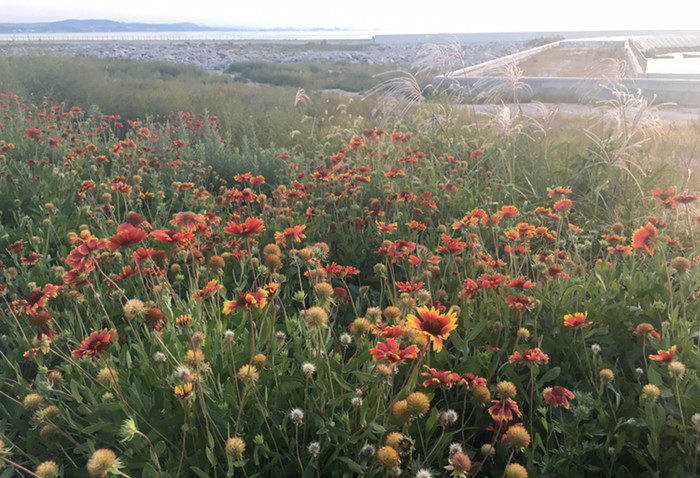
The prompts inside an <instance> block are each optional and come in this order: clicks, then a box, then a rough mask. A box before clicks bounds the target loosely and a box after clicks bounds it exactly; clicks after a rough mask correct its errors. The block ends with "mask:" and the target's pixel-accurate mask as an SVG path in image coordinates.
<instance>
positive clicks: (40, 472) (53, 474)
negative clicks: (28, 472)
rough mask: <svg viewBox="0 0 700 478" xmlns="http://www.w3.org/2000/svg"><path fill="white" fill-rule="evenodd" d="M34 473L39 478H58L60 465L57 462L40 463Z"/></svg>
mask: <svg viewBox="0 0 700 478" xmlns="http://www.w3.org/2000/svg"><path fill="white" fill-rule="evenodd" d="M34 473H35V474H36V475H37V476H38V477H39V478H58V463H56V462H55V461H45V462H43V463H39V466H37V467H36V470H34Z"/></svg>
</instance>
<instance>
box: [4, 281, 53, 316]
mask: <svg viewBox="0 0 700 478" xmlns="http://www.w3.org/2000/svg"><path fill="white" fill-rule="evenodd" d="M57 295H58V287H56V286H55V285H53V284H46V285H45V286H44V289H43V290H42V288H41V287H37V288H36V289H34V290H33V291H32V292H31V294H29V296H27V298H26V299H21V300H15V301H13V302H12V304H11V307H12V311H13V312H14V313H16V314H27V315H31V314H33V313H34V312H36V311H37V310H38V309H40V308H41V307H46V304H47V303H48V301H49V299H50V298H53V297H56V296H57Z"/></svg>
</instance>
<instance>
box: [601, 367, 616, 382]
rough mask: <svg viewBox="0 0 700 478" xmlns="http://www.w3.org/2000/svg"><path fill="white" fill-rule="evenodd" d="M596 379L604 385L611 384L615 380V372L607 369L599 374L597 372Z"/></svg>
mask: <svg viewBox="0 0 700 478" xmlns="http://www.w3.org/2000/svg"><path fill="white" fill-rule="evenodd" d="M598 377H599V378H600V379H601V380H602V381H603V382H605V383H609V382H612V381H613V380H615V372H613V371H612V370H610V369H609V368H604V369H602V370H601V371H600V372H598Z"/></svg>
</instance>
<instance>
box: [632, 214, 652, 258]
mask: <svg viewBox="0 0 700 478" xmlns="http://www.w3.org/2000/svg"><path fill="white" fill-rule="evenodd" d="M657 234H658V231H657V229H656V227H654V225H653V224H652V223H651V222H648V223H647V225H646V226H644V227H640V228H639V229H637V230H636V231H634V234H632V247H634V248H635V249H644V251H645V252H646V253H647V254H649V255H650V256H653V255H654V247H653V246H651V245H650V242H651V239H652V238H653V237H655V236H656V235H657Z"/></svg>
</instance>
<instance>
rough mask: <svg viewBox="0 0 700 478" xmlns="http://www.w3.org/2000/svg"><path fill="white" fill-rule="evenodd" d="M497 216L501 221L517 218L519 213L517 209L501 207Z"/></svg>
mask: <svg viewBox="0 0 700 478" xmlns="http://www.w3.org/2000/svg"><path fill="white" fill-rule="evenodd" d="M497 214H498V216H499V217H500V218H501V219H506V218H509V217H515V216H517V215H518V214H520V211H518V208H517V207H515V206H503V207H502V208H501V210H500V211H498V213H497Z"/></svg>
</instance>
